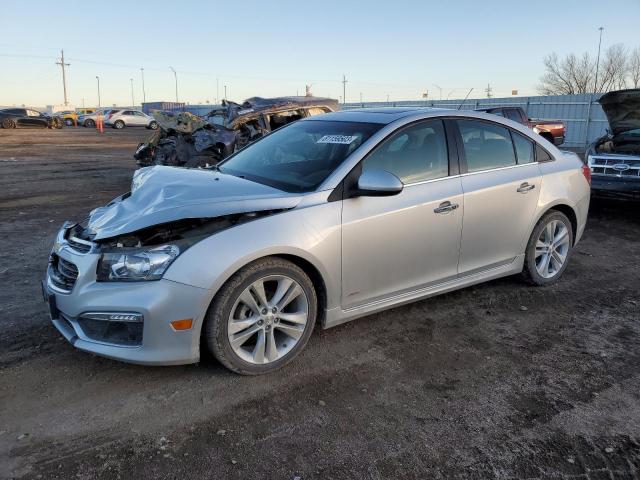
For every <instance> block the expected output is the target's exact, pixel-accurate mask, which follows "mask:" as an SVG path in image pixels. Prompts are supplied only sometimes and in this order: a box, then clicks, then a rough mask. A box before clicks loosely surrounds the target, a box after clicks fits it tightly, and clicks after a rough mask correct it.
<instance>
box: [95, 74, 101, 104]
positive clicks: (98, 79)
mask: <svg viewBox="0 0 640 480" xmlns="http://www.w3.org/2000/svg"><path fill="white" fill-rule="evenodd" d="M96 80H97V81H98V108H100V77H99V76H98V75H96Z"/></svg>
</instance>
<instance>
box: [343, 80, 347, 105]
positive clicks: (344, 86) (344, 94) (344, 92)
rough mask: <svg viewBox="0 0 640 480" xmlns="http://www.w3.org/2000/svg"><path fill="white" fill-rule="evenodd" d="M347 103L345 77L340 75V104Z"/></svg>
mask: <svg viewBox="0 0 640 480" xmlns="http://www.w3.org/2000/svg"><path fill="white" fill-rule="evenodd" d="M345 103H347V77H345V75H344V74H343V75H342V104H343V105H344V104H345Z"/></svg>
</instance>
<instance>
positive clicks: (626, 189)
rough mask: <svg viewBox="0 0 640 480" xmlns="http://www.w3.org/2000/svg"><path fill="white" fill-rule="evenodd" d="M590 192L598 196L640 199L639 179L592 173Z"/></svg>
mask: <svg viewBox="0 0 640 480" xmlns="http://www.w3.org/2000/svg"><path fill="white" fill-rule="evenodd" d="M591 192H592V194H593V195H594V196H598V197H613V198H624V199H629V200H640V179H637V180H636V179H633V180H630V179H627V178H623V177H612V176H599V175H593V176H592V177H591Z"/></svg>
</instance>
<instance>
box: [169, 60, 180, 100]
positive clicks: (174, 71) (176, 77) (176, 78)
mask: <svg viewBox="0 0 640 480" xmlns="http://www.w3.org/2000/svg"><path fill="white" fill-rule="evenodd" d="M169 70H171V71H172V72H173V78H174V79H175V80H176V103H178V74H177V73H176V70H175V69H174V68H173V67H169Z"/></svg>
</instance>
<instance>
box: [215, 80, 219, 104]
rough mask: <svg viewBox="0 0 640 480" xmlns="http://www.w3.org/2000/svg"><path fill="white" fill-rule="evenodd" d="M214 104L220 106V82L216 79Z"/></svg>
mask: <svg viewBox="0 0 640 480" xmlns="http://www.w3.org/2000/svg"><path fill="white" fill-rule="evenodd" d="M216 104H217V105H220V80H219V79H218V78H216Z"/></svg>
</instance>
